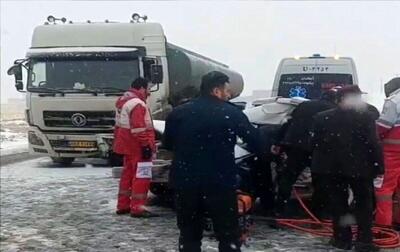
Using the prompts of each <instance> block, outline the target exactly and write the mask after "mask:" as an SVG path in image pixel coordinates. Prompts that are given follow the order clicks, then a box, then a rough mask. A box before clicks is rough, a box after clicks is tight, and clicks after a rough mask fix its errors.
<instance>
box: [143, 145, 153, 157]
mask: <svg viewBox="0 0 400 252" xmlns="http://www.w3.org/2000/svg"><path fill="white" fill-rule="evenodd" d="M152 156H153V150H152V149H151V148H150V146H148V145H147V146H144V147H142V159H143V160H149V159H151V157H152Z"/></svg>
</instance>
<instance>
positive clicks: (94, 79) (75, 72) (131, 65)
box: [28, 58, 139, 92]
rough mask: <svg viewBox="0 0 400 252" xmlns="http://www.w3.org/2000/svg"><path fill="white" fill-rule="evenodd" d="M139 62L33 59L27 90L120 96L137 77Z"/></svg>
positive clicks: (129, 60) (132, 60) (111, 59)
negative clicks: (54, 90)
mask: <svg viewBox="0 0 400 252" xmlns="http://www.w3.org/2000/svg"><path fill="white" fill-rule="evenodd" d="M138 62H139V61H138V59H113V58H105V59H99V58H95V59H76V60H71V59H62V60H59V59H47V58H46V59H35V60H32V61H31V67H30V69H31V74H30V76H29V77H30V78H29V86H28V90H30V91H34V90H35V89H37V90H38V91H39V90H40V92H42V91H43V90H45V89H47V90H51V89H57V90H72V91H74V92H79V91H82V92H83V91H85V90H95V91H98V92H121V91H123V90H127V89H128V88H129V87H130V84H131V83H132V81H133V80H135V79H136V78H137V77H139V63H138Z"/></svg>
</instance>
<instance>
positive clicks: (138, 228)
mask: <svg viewBox="0 0 400 252" xmlns="http://www.w3.org/2000/svg"><path fill="white" fill-rule="evenodd" d="M0 175H1V194H0V198H1V229H0V230H1V231H0V246H1V250H2V251H107V252H110V251H146V252H147V251H158V252H162V251H165V252H167V251H171V252H172V251H176V250H177V239H178V229H177V227H176V220H175V214H174V212H173V211H172V210H170V209H169V208H164V207H160V206H158V207H152V208H153V210H154V211H156V212H158V213H160V214H161V217H158V218H152V219H133V218H131V217H129V216H117V215H115V214H114V210H115V204H116V197H117V189H118V179H114V178H112V176H111V168H110V167H107V166H106V165H105V163H103V161H100V160H78V162H75V163H74V164H73V166H72V167H57V166H55V165H54V164H53V163H52V162H51V161H50V160H49V159H48V158H38V159H34V160H30V161H25V162H21V163H16V164H12V165H7V166H3V167H2V168H1V169H0ZM203 249H204V251H210V252H211V251H217V243H216V242H215V240H213V239H211V238H209V237H206V238H205V239H204V242H203ZM243 251H247V252H250V251H251V252H255V251H293V252H294V251H321V252H322V251H323V252H327V251H336V250H334V249H332V248H331V247H329V246H328V245H327V240H326V239H322V238H315V237H313V236H310V235H304V234H301V233H296V232H292V231H287V230H281V231H278V230H275V229H271V228H270V227H269V226H268V225H267V224H266V223H263V222H256V223H255V226H254V229H253V230H252V233H251V240H250V241H249V246H248V247H244V248H243Z"/></svg>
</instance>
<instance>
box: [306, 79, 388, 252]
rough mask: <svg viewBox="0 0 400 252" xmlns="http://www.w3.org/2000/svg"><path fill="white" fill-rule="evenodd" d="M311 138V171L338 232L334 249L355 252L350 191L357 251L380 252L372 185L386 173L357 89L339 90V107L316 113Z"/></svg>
mask: <svg viewBox="0 0 400 252" xmlns="http://www.w3.org/2000/svg"><path fill="white" fill-rule="evenodd" d="M312 134H313V137H312V146H313V149H314V152H313V159H312V172H313V173H315V174H321V175H322V176H321V177H320V181H319V183H321V184H325V185H326V190H327V192H329V198H330V207H331V214H332V217H333V232H334V236H333V239H332V240H331V244H332V245H333V246H335V247H337V248H340V249H345V250H351V248H352V231H351V224H352V221H350V220H351V219H352V215H351V214H350V211H349V204H348V195H349V192H348V188H349V187H350V188H351V190H352V191H353V194H354V203H355V210H354V215H355V220H356V223H357V225H358V232H357V242H356V243H355V248H356V251H360V252H370V251H378V248H377V247H376V246H375V245H374V244H373V242H372V230H371V228H372V220H373V197H374V190H373V180H374V178H375V177H377V176H378V175H380V174H383V172H384V167H383V157H382V150H381V148H380V145H379V142H378V137H377V134H376V127H375V120H374V118H373V116H371V113H370V112H369V111H368V105H367V104H366V103H365V102H363V101H362V99H361V91H360V89H359V88H358V86H346V87H343V88H341V89H339V90H338V108H335V109H331V110H328V111H324V112H321V113H318V114H317V115H316V116H315V117H314V130H313V133H312ZM321 180H325V181H321Z"/></svg>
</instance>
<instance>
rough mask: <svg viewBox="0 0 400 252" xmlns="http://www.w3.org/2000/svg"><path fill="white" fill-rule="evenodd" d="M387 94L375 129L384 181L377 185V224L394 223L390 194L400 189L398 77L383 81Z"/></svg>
mask: <svg viewBox="0 0 400 252" xmlns="http://www.w3.org/2000/svg"><path fill="white" fill-rule="evenodd" d="M385 93H386V96H387V97H388V98H387V99H386V101H385V105H384V107H383V112H382V114H381V117H380V118H379V119H378V122H377V124H378V131H379V135H380V137H381V139H382V141H383V151H384V158H385V165H386V167H385V174H384V176H383V183H382V185H381V186H378V187H379V188H377V189H376V215H375V221H376V223H377V224H380V225H385V226H391V225H392V224H393V220H392V218H393V196H394V193H395V192H396V189H397V190H400V78H394V79H392V80H391V81H389V82H388V83H387V84H385Z"/></svg>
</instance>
